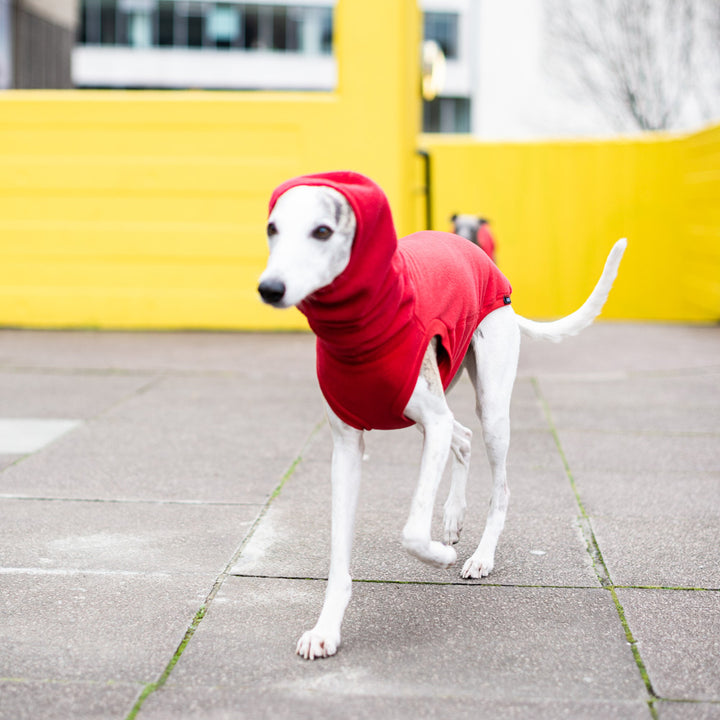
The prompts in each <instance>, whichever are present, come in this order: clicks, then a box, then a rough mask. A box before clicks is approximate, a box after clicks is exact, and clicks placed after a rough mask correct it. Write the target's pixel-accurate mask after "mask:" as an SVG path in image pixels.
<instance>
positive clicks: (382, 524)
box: [0, 323, 720, 720]
mask: <svg viewBox="0 0 720 720" xmlns="http://www.w3.org/2000/svg"><path fill="white" fill-rule="evenodd" d="M451 405H452V406H453V408H454V410H455V411H456V414H457V415H458V417H459V419H460V420H461V421H462V422H464V423H466V424H468V425H470V426H471V427H472V429H473V431H474V432H475V439H474V452H475V454H474V460H473V464H472V465H473V466H472V482H471V483H470V486H469V507H468V515H467V519H466V529H465V531H464V535H463V536H462V537H461V540H460V543H459V545H458V546H457V549H458V555H459V563H458V567H454V568H451V569H449V570H437V569H433V568H429V567H426V566H424V565H422V564H420V563H419V562H417V561H416V560H414V559H413V558H411V557H409V556H407V555H406V554H405V553H404V551H403V550H402V547H401V545H400V531H401V529H402V526H403V524H404V520H405V515H406V513H407V511H408V508H409V502H410V498H411V495H412V491H413V487H414V482H415V476H416V473H417V470H418V464H419V454H420V447H421V437H420V434H419V433H417V432H416V431H415V430H413V429H409V430H403V431H396V432H393V433H377V432H373V433H370V434H369V435H368V437H367V453H368V457H367V459H366V462H365V465H364V482H363V489H362V494H361V499H360V509H359V513H358V523H357V532H356V549H355V553H354V561H353V575H354V577H355V578H356V582H355V583H354V588H353V590H354V596H353V599H352V601H351V604H350V607H349V609H348V612H347V615H346V620H345V624H344V626H343V644H342V646H341V649H340V651H339V653H338V655H337V656H336V657H334V658H331V659H328V660H324V661H316V662H314V663H309V662H306V661H303V660H301V659H300V658H298V657H296V656H295V655H294V646H295V642H296V640H297V638H298V636H299V635H300V634H301V632H302V631H303V630H305V629H307V628H308V627H311V626H312V625H313V624H314V622H315V619H316V616H317V613H318V612H319V609H320V605H321V602H322V597H323V592H324V588H325V582H324V581H325V578H326V577H327V565H328V548H329V527H330V503H329V482H328V478H329V458H330V449H331V447H330V437H329V432H328V428H327V425H326V423H325V421H324V418H323V412H322V405H321V401H320V394H319V390H318V388H317V382H316V380H315V377H314V341H313V338H312V336H310V335H306V334H276V335H271V334H268V335H262V334H232V333H227V334H205V333H158V334H149V333H148V334H143V333H98V332H30V331H11V330H6V331H0V608H1V609H2V613H3V618H2V623H1V624H0V718H3V719H5V718H7V719H8V720H23V719H25V718H27V719H28V720H30V719H31V720H39V719H48V720H56V719H62V720H65V719H67V718H83V719H85V718H111V719H114V718H118V719H125V718H135V717H137V718H140V719H142V720H170V719H173V720H174V719H176V718H188V719H190V718H192V719H195V718H197V719H198V720H199V719H200V718H203V720H220V719H221V718H279V719H282V718H290V717H293V718H298V717H300V718H303V717H313V716H321V717H326V718H343V719H348V718H365V717H367V718H376V717H381V718H413V720H417V719H421V718H460V719H462V718H485V717H488V718H490V717H492V718H497V717H500V718H526V717H532V718H548V719H554V718H603V719H605V718H631V719H634V718H653V717H656V718H661V719H662V720H666V719H676V718H689V719H690V720H701V719H702V720H705V719H720V563H718V556H717V547H718V540H719V538H720V328H718V327H698V326H696V327H688V326H680V325H674V326H673V325H655V324H638V323H627V324H621V323H600V324H598V325H595V326H593V327H591V328H590V329H588V330H586V331H585V332H584V333H583V334H582V335H580V336H579V337H577V338H574V339H571V340H568V341H565V342H564V343H562V344H561V345H550V344H542V343H533V342H529V341H526V342H525V343H524V345H523V349H522V354H521V363H520V370H519V375H518V381H517V384H516V388H515V393H514V396H513V415H512V422H513V439H512V448H511V452H510V459H509V477H510V487H511V491H512V499H511V504H510V513H509V517H508V522H507V526H506V530H505V533H504V535H503V536H502V538H501V541H500V545H499V549H498V553H497V557H496V566H495V571H494V572H493V574H492V575H491V576H490V577H488V578H485V579H483V580H480V581H464V580H461V579H460V577H459V568H460V567H462V563H463V561H464V560H465V558H467V557H468V556H469V555H470V554H471V553H472V551H473V549H474V546H475V544H476V543H477V542H478V540H479V536H480V533H481V531H482V525H483V521H484V513H485V507H486V504H487V499H488V495H489V483H490V480H489V473H488V470H487V463H486V461H485V458H484V451H483V449H482V440H481V430H480V428H479V425H478V423H477V421H476V420H475V418H474V415H473V398H472V394H471V392H470V387H469V383H468V382H467V380H466V379H464V380H463V381H461V382H460V383H459V384H458V386H457V387H456V388H455V389H454V390H453V392H452V393H451ZM446 483H447V480H446ZM446 489H447V485H444V486H443V488H442V489H441V495H442V493H443V491H446ZM442 502H443V498H442V497H441V496H440V497H439V498H438V504H437V505H438V507H437V513H436V521H437V530H436V533H437V535H439V534H440V530H439V527H440V521H441V508H442Z"/></svg>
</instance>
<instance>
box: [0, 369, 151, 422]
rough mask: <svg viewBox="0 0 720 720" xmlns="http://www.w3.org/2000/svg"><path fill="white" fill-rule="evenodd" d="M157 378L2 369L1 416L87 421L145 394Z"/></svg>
mask: <svg viewBox="0 0 720 720" xmlns="http://www.w3.org/2000/svg"><path fill="white" fill-rule="evenodd" d="M154 377H156V375H154V374H134V373H133V374H118V373H115V372H113V371H96V372H85V373H82V372H78V371H76V370H73V369H67V370H56V371H45V372H43V371H32V370H30V371H21V370H9V369H3V368H2V366H0V398H2V403H0V416H1V417H4V418H28V417H30V418H75V419H88V418H91V417H94V416H95V415H97V414H99V413H100V412H103V411H104V410H107V409H108V408H109V407H111V406H112V405H114V404H115V403H117V402H120V401H121V400H123V399H125V398H127V397H128V396H131V395H133V394H134V393H137V392H139V391H141V390H142V388H143V387H144V386H145V385H147V384H148V383H149V382H151V381H152V380H153V378H154Z"/></svg>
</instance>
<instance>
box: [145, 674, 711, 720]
mask: <svg viewBox="0 0 720 720" xmlns="http://www.w3.org/2000/svg"><path fill="white" fill-rule="evenodd" d="M348 679H350V678H348ZM180 716H182V717H183V718H185V719H186V720H255V718H273V720H290V719H291V718H310V717H316V716H319V717H323V718H327V719H328V720H355V719H360V718H363V719H364V718H383V720H386V719H387V720H436V719H437V718H453V719H454V720H490V719H492V720H495V719H496V718H504V719H505V720H522V719H524V718H533V720H562V719H563V718H567V719H568V720H577V718H583V720H648V718H650V713H649V712H648V708H647V705H646V704H645V703H642V702H632V701H615V702H611V701H608V702H593V701H592V700H590V701H585V702H583V701H570V702H569V701H565V700H545V699H543V698H538V699H536V700H533V701H527V702H512V701H502V700H494V699H487V698H482V699H473V700H472V701H468V700H467V699H466V698H461V699H458V698H455V697H447V696H446V697H435V696H428V695H425V696H423V695H418V697H405V696H401V697H397V696H395V697H384V696H377V695H370V694H363V693H359V694H357V695H347V694H343V693H337V692H321V691H318V690H317V689H316V688H315V687H309V688H308V689H305V690H303V689H302V688H297V689H294V690H293V692H292V693H288V692H285V691H283V690H281V689H275V688H268V687H265V686H262V687H261V688H259V689H255V688H250V687H235V688H226V687H202V688H197V687H196V688H192V689H191V690H188V689H182V688H172V690H167V689H163V690H161V691H160V692H158V693H157V694H156V695H153V696H151V697H150V699H149V700H148V701H147V703H146V704H145V705H144V706H143V711H142V713H141V714H140V715H139V717H140V718H142V720H177V718H178V717H180ZM702 720H705V718H702Z"/></svg>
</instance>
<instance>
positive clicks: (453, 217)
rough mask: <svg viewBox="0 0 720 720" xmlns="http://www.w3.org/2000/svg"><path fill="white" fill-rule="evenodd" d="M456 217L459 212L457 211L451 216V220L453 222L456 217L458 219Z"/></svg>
mask: <svg viewBox="0 0 720 720" xmlns="http://www.w3.org/2000/svg"><path fill="white" fill-rule="evenodd" d="M456 218H457V213H455V214H454V215H452V216H451V217H450V221H451V222H455V219H456Z"/></svg>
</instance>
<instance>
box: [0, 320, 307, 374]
mask: <svg viewBox="0 0 720 720" xmlns="http://www.w3.org/2000/svg"><path fill="white" fill-rule="evenodd" d="M3 367H7V368H14V369H17V368H25V369H28V368H44V369H47V368H57V369H76V370H77V369H83V370H93V369H94V370H98V369H100V370H108V369H113V370H125V371H132V372H137V371H141V372H156V371H163V372H202V373H208V372H218V371H220V372H236V373H240V374H243V375H245V376H247V377H258V378H260V377H267V375H268V373H269V372H271V373H273V374H276V375H277V376H279V377H285V378H287V379H288V380H292V379H293V378H295V377H303V378H307V379H312V378H313V377H314V374H315V337H314V336H313V335H312V334H311V333H232V332H229V333H217V332H216V333H211V332H107V331H98V332H96V331H84V330H81V331H63V332H56V331H40V330H3V331H2V335H1V336H0V368H3Z"/></svg>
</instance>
